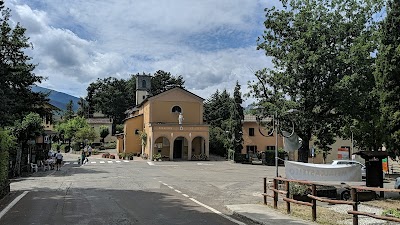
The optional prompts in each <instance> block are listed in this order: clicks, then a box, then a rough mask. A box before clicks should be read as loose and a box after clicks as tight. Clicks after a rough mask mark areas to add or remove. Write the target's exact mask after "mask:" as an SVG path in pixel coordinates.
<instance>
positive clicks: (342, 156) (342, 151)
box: [338, 148, 350, 159]
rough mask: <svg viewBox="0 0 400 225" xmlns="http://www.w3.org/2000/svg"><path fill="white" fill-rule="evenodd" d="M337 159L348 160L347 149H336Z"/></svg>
mask: <svg viewBox="0 0 400 225" xmlns="http://www.w3.org/2000/svg"><path fill="white" fill-rule="evenodd" d="M338 159H350V157H349V149H347V148H339V149H338Z"/></svg>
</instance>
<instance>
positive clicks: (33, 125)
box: [13, 113, 43, 176]
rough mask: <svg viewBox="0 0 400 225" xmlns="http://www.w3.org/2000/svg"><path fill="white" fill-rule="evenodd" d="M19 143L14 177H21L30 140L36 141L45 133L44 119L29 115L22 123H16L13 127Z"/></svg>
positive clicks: (33, 114) (35, 114)
mask: <svg viewBox="0 0 400 225" xmlns="http://www.w3.org/2000/svg"><path fill="white" fill-rule="evenodd" d="M13 133H14V134H15V136H16V138H17V142H18V148H17V154H16V162H15V167H14V173H13V175H14V176H16V175H21V164H23V163H25V162H22V161H21V160H22V155H23V154H27V152H26V151H27V146H28V145H29V142H28V141H30V140H34V139H35V138H36V137H37V136H39V135H41V134H42V133H43V126H42V118H41V117H40V116H39V114H37V113H29V114H28V115H26V116H25V117H24V118H23V119H22V120H21V121H16V122H15V124H14V127H13Z"/></svg>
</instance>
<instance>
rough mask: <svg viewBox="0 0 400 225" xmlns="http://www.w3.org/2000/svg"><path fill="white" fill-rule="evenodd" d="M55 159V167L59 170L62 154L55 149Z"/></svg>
mask: <svg viewBox="0 0 400 225" xmlns="http://www.w3.org/2000/svg"><path fill="white" fill-rule="evenodd" d="M56 160H57V161H56V168H57V170H60V169H61V163H62V161H63V155H62V154H61V152H60V150H58V151H57V154H56Z"/></svg>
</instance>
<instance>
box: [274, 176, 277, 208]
mask: <svg viewBox="0 0 400 225" xmlns="http://www.w3.org/2000/svg"><path fill="white" fill-rule="evenodd" d="M274 189H275V190H278V179H276V178H274ZM275 190H274V209H277V208H278V192H276V191H275Z"/></svg>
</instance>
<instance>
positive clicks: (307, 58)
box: [250, 0, 380, 162]
mask: <svg viewBox="0 0 400 225" xmlns="http://www.w3.org/2000/svg"><path fill="white" fill-rule="evenodd" d="M281 2H282V5H283V7H282V8H279V9H278V8H275V7H273V8H271V9H266V10H265V11H266V20H265V22H264V25H265V31H264V34H263V36H262V37H261V38H260V39H259V43H258V48H259V49H262V50H264V51H265V54H266V55H267V56H269V57H271V58H272V62H273V65H274V69H273V70H262V71H258V72H257V73H256V76H257V78H258V82H255V83H252V84H250V88H251V89H252V94H253V95H254V96H255V97H256V98H259V100H260V102H259V104H261V105H263V106H264V107H265V108H266V111H265V112H267V113H272V112H275V111H278V115H285V113H284V112H286V111H287V110H288V109H291V108H295V109H297V110H299V113H297V114H296V115H291V116H290V117H291V118H294V119H295V120H296V132H297V133H298V135H299V136H300V137H301V138H302V139H303V142H302V143H303V144H302V147H301V148H300V151H299V159H298V160H299V161H302V162H307V161H308V151H309V141H310V140H311V138H312V136H313V135H314V136H316V137H317V139H318V140H320V142H321V143H319V144H320V145H321V146H322V147H323V146H327V145H330V144H332V143H333V141H334V140H333V137H334V136H336V134H338V133H339V131H340V130H339V128H340V127H342V126H343V125H345V124H344V121H345V119H346V117H345V114H344V113H345V111H344V108H345V106H346V105H352V104H353V101H356V100H357V99H356V98H352V96H348V95H345V93H346V94H348V93H349V91H346V90H347V89H345V90H344V89H343V87H344V85H343V84H342V82H343V81H344V80H363V78H365V77H367V76H370V75H371V71H370V70H369V67H370V66H371V65H372V64H373V60H372V59H371V56H370V55H371V52H373V51H374V50H375V48H374V47H375V46H374V43H373V38H372V37H373V35H371V34H372V33H373V31H374V28H375V27H374V26H373V25H374V21H373V19H372V18H373V16H372V15H373V14H374V13H375V12H376V11H377V10H378V9H380V5H379V4H377V2H379V1H378V0H376V1H375V0H366V1H363V3H362V4H360V3H359V1H358V0H349V1H330V0H282V1H281ZM350 94H355V95H358V94H359V93H353V92H350ZM353 110H357V108H354V109H353Z"/></svg>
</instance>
